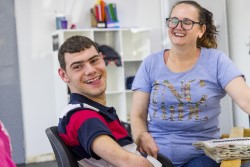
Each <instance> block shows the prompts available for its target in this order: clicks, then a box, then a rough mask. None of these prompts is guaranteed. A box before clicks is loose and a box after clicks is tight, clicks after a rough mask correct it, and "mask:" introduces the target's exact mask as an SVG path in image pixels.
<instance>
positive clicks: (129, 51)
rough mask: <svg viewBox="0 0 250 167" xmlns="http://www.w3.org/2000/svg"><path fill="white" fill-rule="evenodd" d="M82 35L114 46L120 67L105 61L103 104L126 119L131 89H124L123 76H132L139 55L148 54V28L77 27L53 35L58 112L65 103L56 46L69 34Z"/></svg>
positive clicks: (65, 98) (140, 57)
mask: <svg viewBox="0 0 250 167" xmlns="http://www.w3.org/2000/svg"><path fill="white" fill-rule="evenodd" d="M73 35H83V36H87V37H89V38H91V39H92V40H94V41H95V42H97V43H98V44H99V45H103V44H105V45H108V46H111V47H112V48H114V49H115V50H116V51H117V52H118V53H119V55H120V56H121V60H122V66H121V67H117V66H116V65H115V64H114V63H112V62H111V63H108V65H107V71H108V78H107V85H108V86H107V91H106V95H107V106H113V107H115V108H116V111H117V114H118V116H119V117H120V119H121V120H123V121H129V112H130V109H131V102H132V91H130V90H127V89H126V79H127V78H128V77H131V76H134V75H135V74H136V71H137V69H138V68H139V66H140V64H141V62H142V60H143V58H144V57H145V56H147V55H148V54H149V53H150V51H151V50H150V40H149V29H147V28H119V29H117V28H115V29H80V30H79V29H78V30H60V31H57V32H55V33H54V34H53V35H52V37H53V48H54V50H55V51H54V53H55V54H54V65H55V75H56V76H55V77H54V78H55V80H54V84H55V101H56V112H57V114H58V115H59V114H60V113H61V111H62V110H63V108H64V107H65V105H66V104H67V102H68V93H67V87H66V85H65V83H64V82H63V81H61V79H60V78H59V76H58V74H57V69H58V60H57V51H56V50H57V48H58V47H59V46H60V45H61V44H62V43H63V42H64V41H65V40H66V39H67V38H69V37H71V36H73Z"/></svg>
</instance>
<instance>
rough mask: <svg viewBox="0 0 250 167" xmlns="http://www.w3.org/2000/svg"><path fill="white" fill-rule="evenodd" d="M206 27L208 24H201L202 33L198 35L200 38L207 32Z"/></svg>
mask: <svg viewBox="0 0 250 167" xmlns="http://www.w3.org/2000/svg"><path fill="white" fill-rule="evenodd" d="M206 29H207V27H206V25H205V24H203V25H202V26H201V32H200V34H199V35H198V37H199V38H202V36H203V34H204V33H205V32H206Z"/></svg>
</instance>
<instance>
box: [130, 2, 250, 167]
mask: <svg viewBox="0 0 250 167" xmlns="http://www.w3.org/2000/svg"><path fill="white" fill-rule="evenodd" d="M166 22H167V26H168V34H169V38H170V40H171V43H172V48H171V49H170V50H164V51H161V52H158V53H155V54H152V55H150V56H148V57H147V58H146V59H145V60H144V61H143V63H142V64H141V66H140V68H139V70H138V72H137V74H136V77H135V80H134V82H133V86H132V90H134V91H135V92H134V96H133V105H132V111H131V125H132V134H133V137H134V139H135V141H136V143H137V144H138V148H139V149H140V151H143V152H145V153H147V154H149V155H152V156H154V157H156V155H157V152H160V153H161V154H164V155H165V156H167V157H169V158H170V159H171V160H172V162H173V164H174V165H175V166H176V167H196V166H197V167H200V166H202V167H216V166H219V164H217V163H216V162H215V161H213V160H212V159H210V158H209V157H207V156H206V155H205V154H204V152H203V151H202V150H197V149H196V148H194V147H193V146H192V143H193V142H195V141H198V140H209V139H215V138H219V135H220V132H219V127H218V126H219V122H218V118H219V114H220V112H221V108H220V100H221V99H222V98H223V97H224V96H225V95H226V93H228V94H229V95H230V96H231V98H232V99H233V100H234V101H235V102H236V103H237V104H238V105H239V106H240V107H241V108H242V109H243V110H244V111H245V112H246V113H248V114H250V103H249V101H250V88H249V87H248V86H247V84H246V83H245V80H244V77H243V74H242V73H241V72H240V71H239V70H238V69H237V68H236V67H235V66H234V65H233V63H232V62H231V60H230V59H229V58H228V56H226V55H225V54H224V53H223V52H221V51H219V50H217V49H216V48H217V43H216V35H217V30H216V27H215V26H214V24H213V14H212V13H211V12H209V11H208V10H206V9H205V8H203V7H201V6H200V5H199V4H198V3H197V2H194V1H180V2H177V3H176V4H175V5H174V6H173V8H172V10H171V12H170V16H169V18H167V19H166Z"/></svg>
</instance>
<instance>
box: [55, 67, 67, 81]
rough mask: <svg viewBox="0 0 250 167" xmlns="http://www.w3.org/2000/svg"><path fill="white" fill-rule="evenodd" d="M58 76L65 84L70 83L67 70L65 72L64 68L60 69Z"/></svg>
mask: <svg viewBox="0 0 250 167" xmlns="http://www.w3.org/2000/svg"><path fill="white" fill-rule="evenodd" d="M58 74H59V76H60V78H61V79H62V80H63V81H64V82H65V83H69V78H68V75H67V73H66V71H65V70H63V69H62V68H59V69H58Z"/></svg>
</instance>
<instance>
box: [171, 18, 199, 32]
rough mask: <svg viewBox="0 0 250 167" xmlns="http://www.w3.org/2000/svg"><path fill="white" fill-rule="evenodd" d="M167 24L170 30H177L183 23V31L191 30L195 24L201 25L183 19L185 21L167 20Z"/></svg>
mask: <svg viewBox="0 0 250 167" xmlns="http://www.w3.org/2000/svg"><path fill="white" fill-rule="evenodd" d="M166 23H167V26H168V27H169V28H175V27H177V26H178V24H179V23H181V28H182V29H183V30H191V29H192V28H193V26H194V24H199V25H201V23H200V22H196V21H193V20H190V19H187V18H185V19H183V20H179V19H178V18H176V17H173V18H166Z"/></svg>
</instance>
